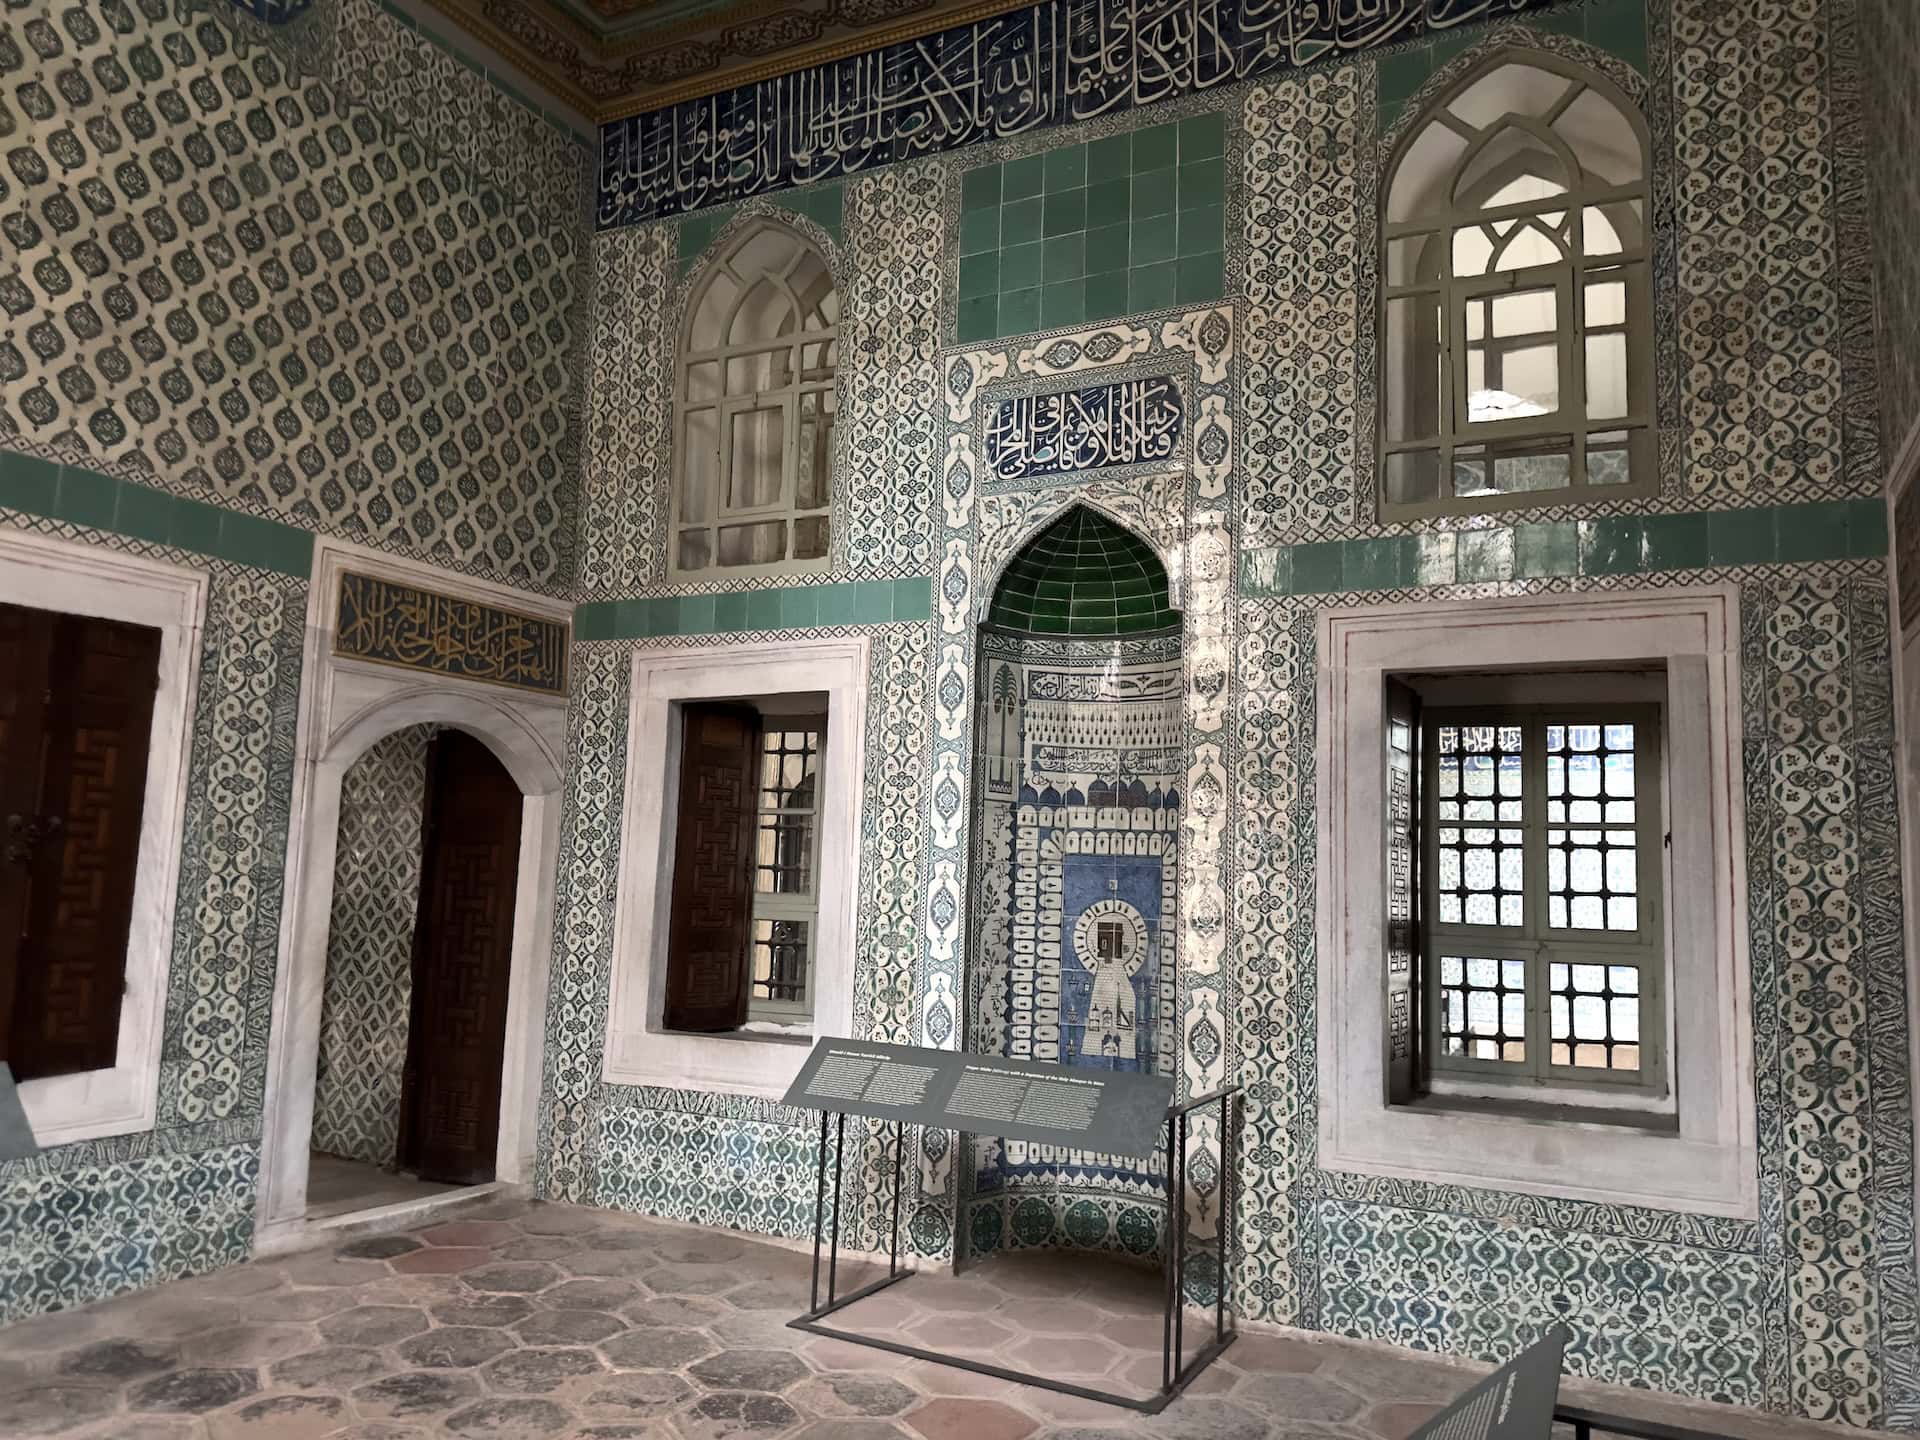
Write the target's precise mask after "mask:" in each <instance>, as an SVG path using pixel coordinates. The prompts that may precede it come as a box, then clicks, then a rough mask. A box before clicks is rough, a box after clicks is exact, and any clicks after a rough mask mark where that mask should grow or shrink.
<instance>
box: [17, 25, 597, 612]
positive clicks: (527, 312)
mask: <svg viewBox="0 0 1920 1440" xmlns="http://www.w3.org/2000/svg"><path fill="white" fill-rule="evenodd" d="M322 18H337V19H338V21H339V24H340V25H341V27H342V30H341V32H340V34H339V35H338V36H336V37H334V38H336V39H338V40H339V41H340V44H337V45H324V46H321V48H322V49H325V50H326V51H327V53H328V54H329V55H330V56H331V57H332V58H335V59H338V60H339V61H340V63H341V64H342V65H343V66H344V67H345V71H344V72H343V73H349V74H351V75H353V76H354V82H353V84H351V85H350V86H348V87H347V91H348V92H352V93H343V91H342V90H340V89H337V88H334V87H332V86H329V85H327V84H324V83H320V82H318V81H316V80H315V79H313V78H310V77H308V76H306V75H303V74H302V73H300V72H299V71H298V70H297V69H296V68H295V66H296V65H299V64H307V63H320V62H319V61H316V60H315V59H314V53H313V42H312V37H306V38H305V39H304V40H303V47H304V48H302V49H300V50H298V51H295V52H291V53H289V52H286V51H283V50H281V49H277V48H275V47H274V46H272V45H269V44H266V43H260V42H254V43H246V44H244V45H242V43H241V40H240V37H238V36H237V35H236V33H235V31H234V29H233V27H234V26H238V25H240V24H242V23H246V24H251V23H252V22H250V21H243V19H242V17H239V16H237V15H235V14H234V12H231V11H225V10H217V11H213V12H210V13H208V14H195V13H192V12H189V11H185V10H180V9H178V8H177V7H174V6H171V5H167V4H164V3H161V0H141V3H140V4H138V5H137V6H134V7H128V6H123V5H106V4H102V5H99V6H71V7H63V6H58V5H53V4H51V3H41V4H34V5H29V6H27V7H25V8H21V7H14V8H11V9H9V10H8V11H7V13H6V18H5V20H4V22H0V24H4V25H5V27H6V33H7V36H8V38H9V40H10V41H12V42H13V43H11V44H9V45H7V46H6V47H4V48H0V72H4V73H0V87H4V89H5V90H6V91H7V93H8V94H9V96H11V97H13V100H12V101H10V103H13V102H14V101H17V103H18V104H19V106H20V114H21V116H22V117H23V119H24V128H23V129H22V130H20V132H19V137H20V138H19V139H17V140H15V141H11V142H9V146H10V153H11V155H12V160H11V166H12V169H11V172H10V174H11V178H12V180H13V181H15V182H17V188H15V189H14V190H13V191H12V192H11V195H10V198H9V200H8V206H9V209H8V214H7V217H6V222H5V227H4V228H5V235H6V243H5V245H4V247H3V249H0V254H3V255H4V258H0V316H3V317H4V319H3V320H0V449H5V450H9V451H13V452H16V453H30V454H34V455H37V456H40V457H41V458H45V459H49V460H55V461H60V462H64V463H70V464H74V465H79V466H84V467H86V468H88V469H92V470H99V471H105V472H108V473H112V474H116V475H119V476H121V477H123V478H137V479H139V480H141V481H142V482H143V483H146V484H148V485H151V486H153V487H154V488H156V489H161V490H166V491H168V492H170V493H172V494H175V495H180V496H186V497H189V498H192V499H196V500H203V501H206V502H208V503H211V504H215V505H219V506H222V507H225V508H229V509H234V510H238V511H240V512H243V513H246V514H249V515H253V516H257V517H262V518H270V519H274V520H279V521H283V522H286V523H289V524H292V525H296V526H299V527H301V528H303V529H308V530H323V531H327V532H330V533H333V534H338V535H343V536H347V537H350V538H354V539H359V540H364V541H367V542H369V543H372V544H376V545H380V546H382V547H385V548H390V549H395V550H404V551H407V552H410V553H413V554H417V555H420V556H424V557H426V558H429V559H433V560H437V561H439V562H441V563H444V564H446V565H449V566H452V567H456V568H460V569H465V570H470V571H478V572H485V573H489V574H493V575H497V576H499V577H501V578H506V579H512V580H517V581H522V582H528V583H533V584H541V585H553V584H556V583H560V582H562V581H564V580H565V579H566V577H567V574H568V567H569V564H570V554H571V544H572V538H571V537H572V530H571V515H570V513H569V511H570V506H571V503H572V501H571V494H572V481H573V476H572V472H571V463H572V453H573V452H572V445H571V440H570V426H571V424H572V420H573V403H574V394H575V387H574V384H573V375H572V359H573V348H574V337H575V317H574V313H573V312H574V308H575V303H576V297H577V295H578V293H579V281H578V278H577V276H576V274H575V271H576V263H577V259H578V256H579V243H578V239H577V229H578V223H579V218H580V214H581V210H580V205H579V192H578V189H577V180H578V177H579V175H580V157H579V156H578V154H577V147H573V146H571V144H570V143H569V144H567V145H566V148H565V151H564V152H562V153H560V154H555V155H550V156H543V157H542V158H543V162H544V169H545V171H546V173H548V174H550V175H555V176H560V175H563V174H571V176H572V177H573V180H574V182H576V188H574V189H573V190H572V192H571V197H570V198H569V196H568V195H566V194H561V195H559V196H556V195H555V194H554V193H553V192H552V190H551V188H550V187H549V188H545V189H543V190H542V192H541V193H540V194H539V195H538V196H536V197H535V201H537V202H538V203H537V204H536V203H530V202H529V201H528V200H526V199H522V198H520V197H518V196H516V195H515V194H514V193H513V191H512V190H511V189H507V188H501V187H500V186H498V185H497V184H496V182H494V181H493V180H492V179H491V177H490V176H489V175H488V174H487V173H486V171H485V169H484V168H475V167H484V166H485V165H486V164H489V163H498V164H499V165H500V166H501V168H502V169H503V170H505V171H516V172H519V173H526V172H528V171H530V170H532V169H533V168H534V167H531V166H529V165H526V164H525V163H520V164H518V165H515V164H512V163H509V162H510V157H511V152H512V151H513V145H512V144H509V143H508V142H507V141H505V140H503V139H502V138H501V137H500V136H499V135H498V134H497V133H496V132H495V130H494V129H492V128H490V127H489V125H488V124H486V123H483V121H482V119H481V117H480V116H479V114H478V113H477V112H476V113H474V114H464V113H463V110H462V107H467V108H471V107H472V106H473V105H475V104H476V103H478V102H477V98H476V97H477V95H478V93H479V92H480V91H484V90H485V89H486V87H485V85H484V83H483V82H481V81H479V80H478V79H477V78H476V77H474V76H473V75H471V74H470V73H469V72H467V71H465V70H463V69H460V67H458V66H456V65H455V64H454V62H453V61H452V60H451V59H450V58H448V57H447V56H446V55H445V54H444V53H442V52H440V51H438V50H436V49H434V48H433V47H432V46H430V45H427V44H426V42H424V41H423V40H421V39H420V38H419V37H418V36H417V35H416V34H414V33H413V32H411V31H408V30H405V29H404V28H400V27H397V26H396V25H395V23H394V22H393V21H392V20H391V18H390V17H387V16H386V15H385V14H384V12H381V11H378V10H377V9H375V8H374V7H373V5H372V3H371V0H340V5H339V9H338V11H337V12H335V11H333V10H332V9H331V7H330V8H329V12H328V17H322V16H318V15H316V16H315V17H313V18H312V20H310V21H305V22H302V23H303V25H304V24H311V23H317V22H318V21H320V20H321V19H322ZM29 29H31V30H32V32H33V33H32V36H31V43H30V38H29V36H28V31H29ZM375 31H378V32H379V33H378V34H375V33H374V32H375ZM376 55H377V57H378V58H377V60H376V59H375V56H376ZM443 72H446V73H443ZM454 72H457V75H456V73H454ZM55 76H64V77H66V78H65V79H64V80H62V81H59V82H58V83H52V77H55ZM476 86H477V87H478V90H476ZM383 87H384V88H383ZM376 91H378V94H379V96H380V98H381V100H382V101H383V102H384V104H385V107H386V108H384V109H377V108H373V107H370V106H369V105H367V104H361V103H356V102H357V100H358V99H359V97H360V95H362V94H373V93H375V92H376ZM497 98H498V97H496V100H497ZM502 103H504V102H502ZM395 114H398V115H399V116H400V117H401V118H402V122H403V123H411V122H414V121H418V120H421V119H422V118H423V117H426V116H429V115H430V116H431V117H432V118H433V124H432V125H431V126H425V127H423V128H424V130H425V131H426V132H427V133H426V134H425V136H424V138H423V135H422V134H421V133H420V132H419V131H418V130H416V129H412V128H400V129H397V128H395V124H394V119H393V117H394V116H395ZM11 123H13V124H15V125H19V124H20V123H21V121H20V120H15V121H13V122H11ZM534 123H536V124H540V125H541V128H542V130H543V131H544V130H545V129H546V127H545V126H544V124H543V123H542V122H537V121H536V122H534ZM482 141H484V142H485V146H484V149H482V148H480V147H481V142H482ZM515 143H518V144H519V146H520V149H521V150H522V151H532V150H536V149H538V147H537V146H536V145H535V144H534V142H533V140H532V139H531V138H527V139H524V140H522V141H520V142H515ZM442 147H444V148H442ZM563 161H564V162H565V163H564V164H563V163H562V162H563ZM563 189H564V187H563Z"/></svg>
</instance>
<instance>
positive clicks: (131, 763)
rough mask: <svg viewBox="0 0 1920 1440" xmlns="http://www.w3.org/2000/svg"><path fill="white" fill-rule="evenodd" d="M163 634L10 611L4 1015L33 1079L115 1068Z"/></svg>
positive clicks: (1, 897) (1, 955) (0, 909)
mask: <svg viewBox="0 0 1920 1440" xmlns="http://www.w3.org/2000/svg"><path fill="white" fill-rule="evenodd" d="M159 683H160V632H159V631H158V630H154V629H149V628H148V627H146V626H141V625H128V624H124V623H121V622H118V621H113V620H98V619H94V618H91V617H89V616H84V615H61V614H55V613H54V612H52V611H45V610H32V609H26V608H23V607H20V606H9V605H0V805H3V806H4V809H3V810H0V816H3V817H4V818H3V819H0V824H4V826H5V832H4V834H3V835H0V846H4V850H0V872H3V878H0V989H4V991H5V996H6V999H5V1000H4V1001H0V1008H4V1009H5V1010H6V1011H7V1012H8V1013H6V1015H5V1019H6V1028H5V1030H4V1031H0V1036H3V1037H4V1044H5V1046H6V1050H5V1056H6V1058H7V1060H8V1061H9V1063H10V1064H11V1065H12V1067H13V1072H14V1075H15V1076H16V1077H17V1078H20V1079H30V1078H33V1077H36V1076H47V1075H66V1074H73V1073H76V1072H80V1071H86V1070H96V1069H101V1068H105V1067H107V1066H111V1065H112V1064H113V1063H114V1058H115V1050H116V1048H117V1043H118V1040H119V1032H120V1003H121V997H122V994H123V992H124V990H125V986H126V964H127V936H128V929H129V927H130V925H131V924H132V920H133V887H134V876H135V872H136V870H137V868H138V864H139V851H140V817H141V812H142V810H143V809H144V808H145V801H146V784H147V751H148V745H149V741H150V736H151V730H152V725H153V701H154V695H155V693H156V692H157V691H158V689H159Z"/></svg>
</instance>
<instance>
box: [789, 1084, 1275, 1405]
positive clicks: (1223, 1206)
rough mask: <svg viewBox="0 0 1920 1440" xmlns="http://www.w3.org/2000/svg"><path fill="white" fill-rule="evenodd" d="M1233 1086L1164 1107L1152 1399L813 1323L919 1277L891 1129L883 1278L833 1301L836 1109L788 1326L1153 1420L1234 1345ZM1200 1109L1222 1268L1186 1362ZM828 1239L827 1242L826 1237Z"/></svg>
mask: <svg viewBox="0 0 1920 1440" xmlns="http://www.w3.org/2000/svg"><path fill="white" fill-rule="evenodd" d="M1239 1093H1240V1087H1239V1086H1238V1085H1237V1084H1236V1085H1227V1086H1223V1087H1222V1088H1221V1089H1218V1090H1214V1091H1210V1092H1208V1093H1207V1094H1205V1095H1201V1096H1199V1097H1197V1098H1196V1099H1192V1100H1189V1101H1187V1102H1186V1103H1185V1104H1183V1105H1170V1106H1168V1107H1167V1122H1166V1123H1167V1139H1166V1144H1167V1197H1168V1211H1169V1214H1170V1217H1171V1220H1172V1234H1171V1237H1170V1240H1169V1243H1168V1247H1167V1252H1168V1253H1167V1264H1166V1272H1167V1285H1166V1313H1165V1316H1164V1318H1163V1323H1162V1329H1161V1337H1162V1338H1161V1343H1160V1377H1161V1378H1160V1389H1159V1390H1158V1391H1157V1392H1155V1393H1154V1394H1153V1395H1151V1396H1148V1397H1146V1398H1145V1399H1141V1398H1139V1397H1136V1396H1132V1395H1119V1394H1115V1393H1114V1392H1113V1391H1111V1390H1096V1389H1094V1388H1092V1387H1091V1386H1087V1385H1073V1384H1069V1383H1068V1382H1066V1381H1064V1380H1056V1379H1054V1378H1053V1377H1052V1376H1049V1375H1037V1374H1035V1373H1034V1372H1032V1371H1030V1370H1014V1369H1010V1368H1009V1367H1007V1366H1004V1365H993V1364H989V1363H988V1362H986V1361H984V1360H969V1359H967V1358H965V1357H963V1356H959V1355H947V1354H943V1353H942V1352H940V1351H938V1350H928V1349H925V1348H923V1347H922V1346H918V1345H908V1344H904V1343H902V1342H901V1341H898V1340H882V1339H880V1338H878V1337H877V1336H873V1335H859V1334H855V1333H854V1332H853V1331H850V1330H840V1329H836V1328H835V1327H833V1326H831V1325H823V1324H821V1323H820V1322H821V1321H822V1320H823V1319H824V1318H825V1317H827V1316H829V1315H831V1314H833V1313H834V1312H835V1311H837V1310H844V1309H846V1308H847V1307H848V1306H849V1305H852V1304H854V1303H856V1302H858V1301H860V1300H864V1299H866V1297H867V1296H869V1295H872V1294H875V1293H877V1292H878V1291H881V1290H885V1289H886V1288H887V1287H888V1286H890V1285H897V1284H899V1283H900V1281H902V1280H905V1279H906V1278H907V1277H908V1276H910V1275H913V1274H916V1273H917V1272H916V1271H914V1270H912V1269H911V1268H909V1269H905V1270H903V1269H901V1268H900V1191H901V1171H902V1168H903V1165H902V1156H903V1154H904V1153H905V1149H906V1128H907V1127H906V1123H905V1122H904V1121H895V1122H894V1125H893V1196H892V1212H893V1220H892V1232H891V1236H890V1238H889V1241H888V1246H887V1273H886V1274H885V1275H883V1276H881V1277H880V1278H879V1279H878V1280H875V1281H873V1282H872V1283H871V1284H867V1285H862V1286H861V1287H860V1288H859V1289H858V1290H854V1291H850V1292H849V1293H848V1294H846V1295H841V1294H839V1270H840V1166H841V1157H842V1152H843V1150H844V1149H845V1146H846V1136H847V1115H846V1112H845V1111H844V1110H842V1111H834V1112H828V1111H826V1110H822V1111H821V1112H820V1148H819V1163H818V1166H817V1170H816V1173H815V1176H814V1191H813V1292H812V1299H811V1308H810V1309H809V1310H808V1311H807V1313H806V1314H804V1315H802V1316H800V1317H799V1318H798V1319H795V1320H789V1321H788V1322H787V1324H788V1325H789V1327H790V1328H792V1329H795V1330H804V1331H806V1332H807V1333H808V1334H810V1335H825V1336H827V1337H828V1338H830V1339H833V1340H844V1341H846V1342H847V1343H848V1344H850V1345H866V1346H868V1347H870V1348H872V1349H875V1350H888V1351H891V1352H892V1353H893V1354H895V1355H907V1356H911V1357H912V1358H913V1359H916V1360H929V1361H932V1362H933V1363H934V1364H936V1365H951V1366H953V1367H954V1368H955V1369H959V1370H971V1371H973V1372H974V1373H975V1374H976V1375H992V1376H995V1377H997V1378H999V1379H1001V1380H1010V1381H1012V1382H1014V1383H1015V1384H1017V1385H1035V1386H1038V1387H1039V1388H1040V1389H1043V1390H1054V1391H1058V1392H1059V1393H1060V1394H1062V1395H1078V1396H1079V1397H1080V1398H1081V1399H1083V1400H1099V1401H1103V1402H1104V1403H1106V1404H1108V1405H1120V1406H1124V1407H1125V1408H1126V1409H1129V1410H1138V1411H1140V1412H1142V1413H1143V1414H1147V1415H1158V1414H1159V1413H1160V1412H1161V1411H1162V1410H1164V1409H1166V1408H1167V1406H1168V1405H1169V1404H1170V1403H1171V1402H1172V1400H1173V1398H1174V1397H1175V1396H1176V1395H1178V1394H1179V1393H1180V1392H1181V1391H1182V1390H1185V1389H1186V1388H1187V1386H1188V1385H1189V1384H1191V1383H1192V1382H1193V1379H1194V1377H1195V1376H1197V1375H1198V1374H1199V1373H1200V1372H1201V1371H1202V1370H1204V1369H1206V1368H1207V1366H1208V1365H1210V1364H1212V1363H1213V1361H1214V1359H1215V1358H1216V1357H1217V1356H1218V1355H1219V1354H1220V1352H1221V1351H1223V1350H1225V1349H1226V1348H1227V1347H1228V1346H1229V1345H1231V1344H1233V1342H1234V1341H1235V1340H1236V1339H1237V1338H1239V1331H1238V1330H1237V1329H1236V1328H1235V1326H1234V1324H1233V1323H1232V1320H1231V1319H1230V1316H1231V1315H1232V1312H1233V1307H1232V1305H1230V1304H1229V1301H1228V1292H1229V1290H1230V1289H1231V1288H1232V1277H1233V1267H1232V1266H1231V1265H1230V1264H1228V1263H1227V1259H1226V1257H1228V1256H1230V1255H1231V1254H1232V1253H1233V1215H1234V1208H1235V1201H1236V1200H1237V1199H1238V1198H1239V1197H1238V1195H1237V1193H1236V1184H1235V1181H1236V1174H1235V1171H1236V1168H1237V1167H1236V1165H1235V1163H1234V1149H1235V1139H1236V1132H1235V1127H1236V1124H1237V1118H1238V1105H1237V1099H1238V1096H1239ZM1208 1105H1218V1106H1219V1107H1220V1149H1221V1155H1220V1160H1221V1166H1220V1169H1221V1174H1222V1177H1223V1179H1222V1184H1221V1195H1220V1202H1221V1203H1220V1237H1219V1243H1220V1255H1221V1264H1220V1267H1219V1272H1218V1275H1217V1276H1216V1283H1215V1285H1214V1295H1213V1337H1212V1338H1211V1339H1210V1340H1208V1341H1207V1342H1206V1343H1205V1344H1203V1345H1202V1346H1201V1347H1200V1349H1199V1350H1198V1351H1196V1352H1195V1353H1194V1354H1193V1356H1192V1357H1191V1358H1189V1357H1188V1356H1187V1353H1186V1306H1185V1304H1184V1303H1183V1300H1184V1297H1185V1295H1186V1279H1187V1277H1186V1255H1187V1207H1186V1206H1185V1205H1184V1204H1183V1203H1181V1197H1183V1196H1184V1195H1185V1194H1186V1182H1187V1165H1186V1155H1187V1117H1188V1116H1189V1115H1191V1114H1192V1113H1193V1112H1194V1111H1196V1110H1200V1109H1203V1108H1205V1107H1206V1106H1208ZM829 1113H831V1114H832V1117H833V1119H834V1122H835V1123H834V1136H833V1207H832V1214H833V1219H832V1223H831V1226H829V1225H828V1223H827V1119H828V1115H829ZM829 1232H830V1233H829ZM823 1245H824V1246H826V1248H827V1296H826V1302H825V1303H824V1304H822V1303H821V1299H820V1251H821V1248H822V1246H823Z"/></svg>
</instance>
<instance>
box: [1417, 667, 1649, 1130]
mask: <svg viewBox="0 0 1920 1440" xmlns="http://www.w3.org/2000/svg"><path fill="white" fill-rule="evenodd" d="M1659 720H1660V717H1659V708H1658V707H1657V706H1651V705H1605V704H1595V705H1565V706H1558V705H1557V706H1512V707H1500V708H1487V709H1473V710H1463V709H1457V708H1447V709H1431V710H1428V711H1427V712H1426V714H1425V716H1424V717H1423V719H1422V726H1423V730H1424V736H1423V739H1424V745H1423V753H1424V756H1425V775H1424V796H1423V799H1422V805H1423V808H1424V810H1425V816H1424V820H1425V823H1424V825H1423V827H1422V828H1423V832H1424V854H1423V856H1422V864H1423V867H1424V870H1425V874H1424V876H1423V881H1422V889H1423V907H1422V913H1423V916H1424V931H1425V933H1424V936H1423V940H1424V953H1425V954H1426V955H1427V957H1429V958H1428V961H1427V964H1426V967H1425V973H1426V975H1427V976H1428V977H1429V983H1428V985H1427V987H1426V990H1427V993H1426V995H1425V997H1424V1001H1425V1011H1426V1032H1427V1055H1428V1071H1429V1073H1430V1074H1431V1075H1433V1076H1436V1077H1438V1076H1443V1075H1445V1076H1451V1077H1453V1078H1454V1079H1460V1078H1463V1077H1469V1076H1470V1077H1476V1078H1477V1079H1478V1080H1484V1081H1487V1082H1490V1083H1492V1084H1495V1085H1511V1084H1528V1085H1535V1086H1552V1087H1554V1088H1556V1089H1561V1088H1565V1087H1568V1086H1596V1087H1613V1089H1615V1090H1616V1091H1617V1090H1618V1089H1619V1087H1632V1088H1634V1089H1636V1090H1639V1091H1642V1092H1647V1093H1651V1094H1664V1092H1665V1084H1666V1073H1667V1067H1666V1063H1665V1056H1664V1055H1663V1053H1662V1051H1663V1049H1664V1045H1663V1043H1662V1037H1663V1035H1664V1033H1665V1032H1664V1022H1663V1019H1662V1012H1661V1008H1660V1002H1661V990H1662V982H1663V980H1664V963H1663V951H1664V939H1663V932H1662V925H1661V880H1662V862H1663V857H1664V848H1663V845H1662V834H1663V831H1662V827H1661V818H1660V816H1661V812H1660V778H1659V777H1660V723H1659Z"/></svg>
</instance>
